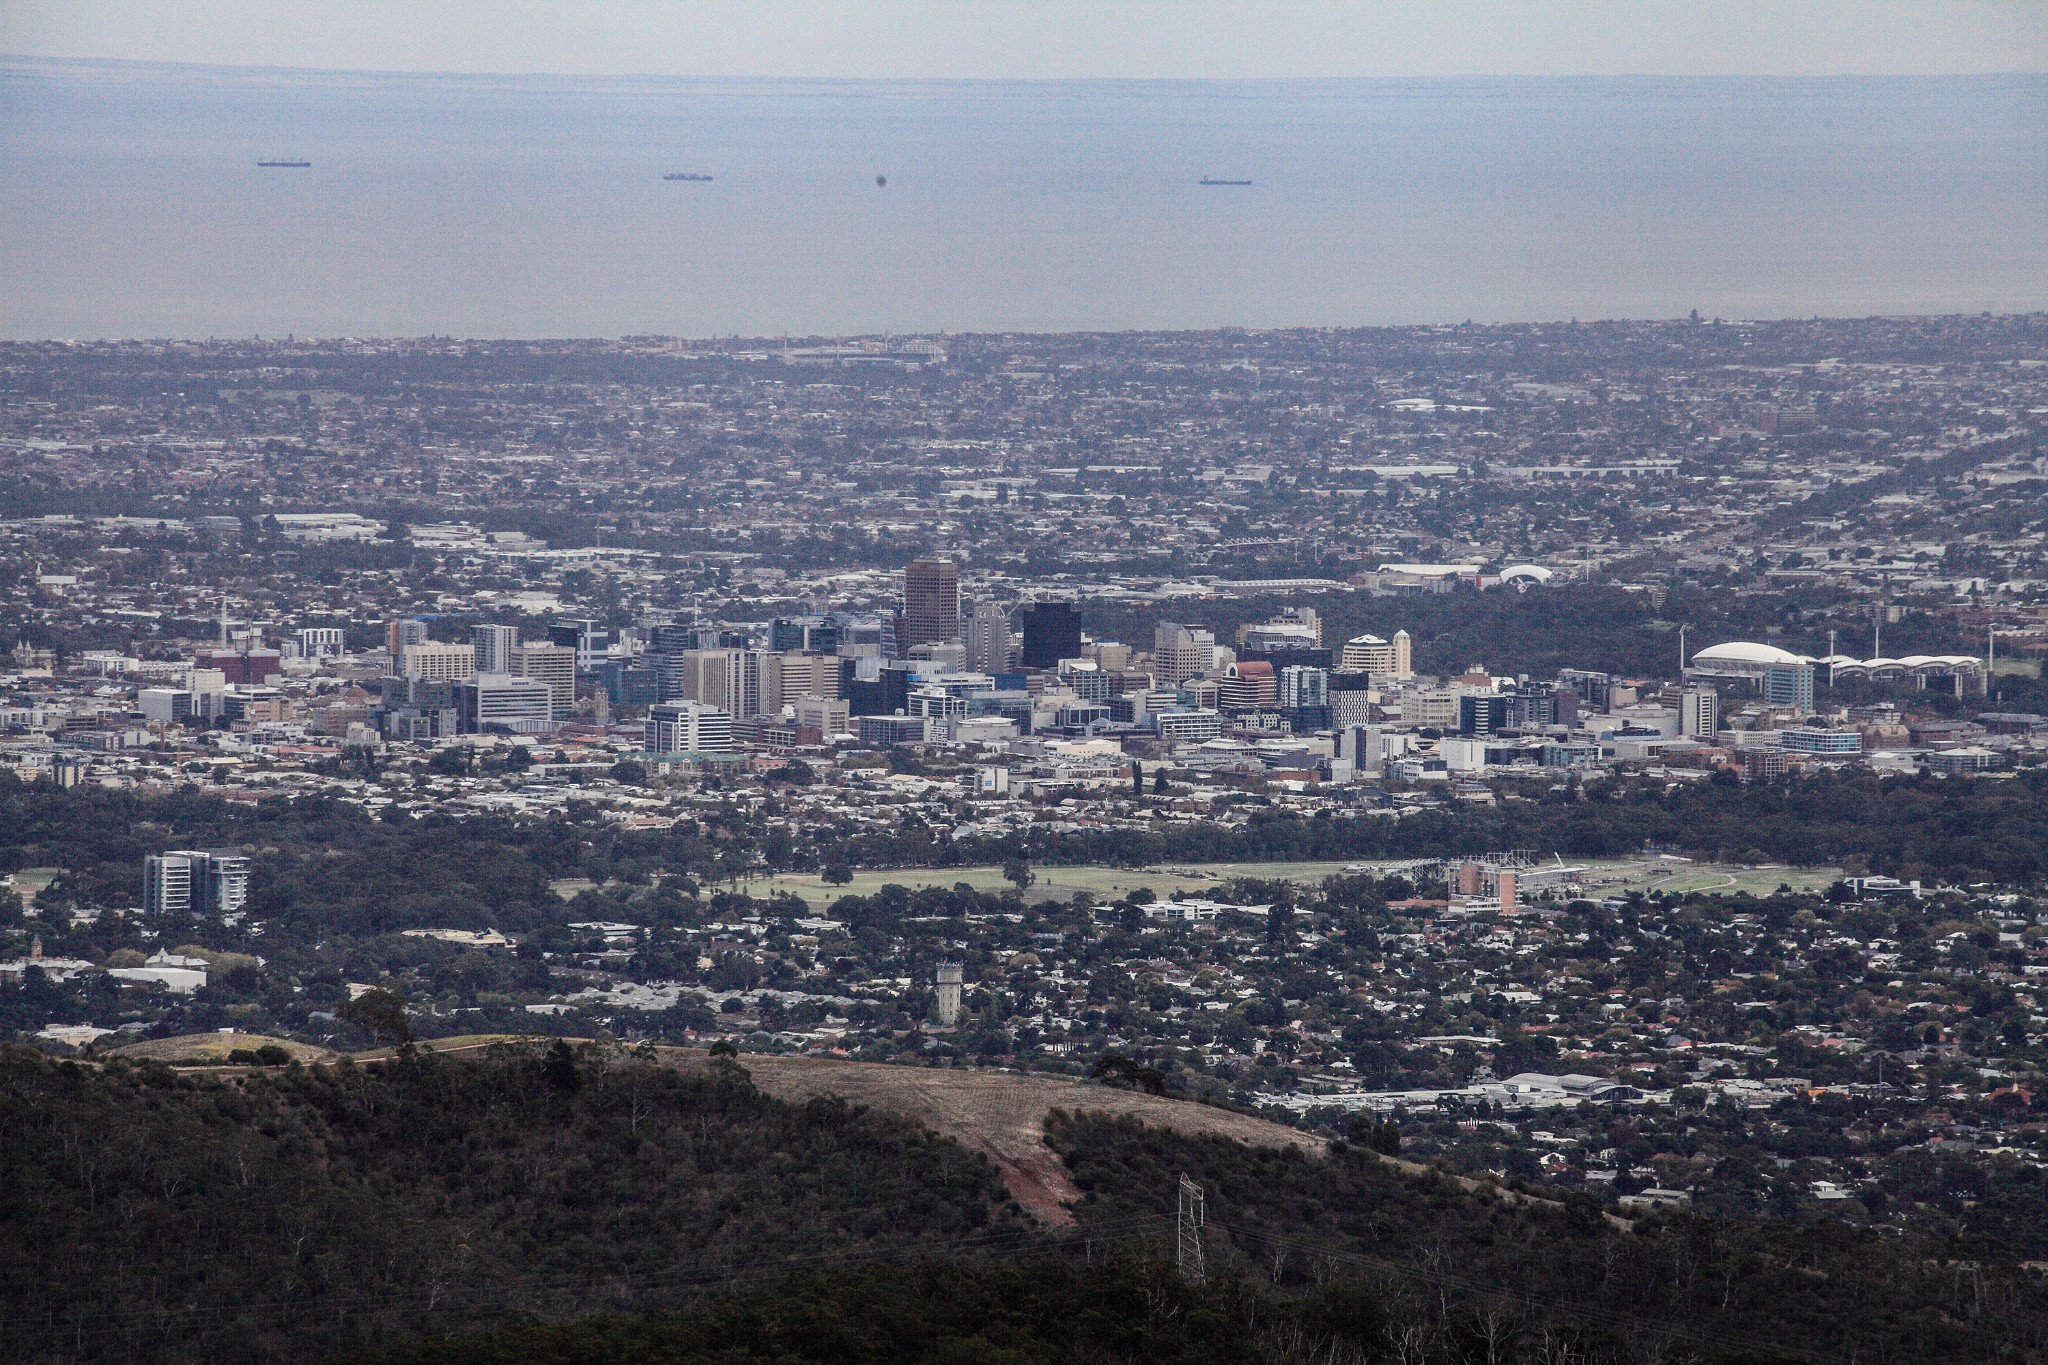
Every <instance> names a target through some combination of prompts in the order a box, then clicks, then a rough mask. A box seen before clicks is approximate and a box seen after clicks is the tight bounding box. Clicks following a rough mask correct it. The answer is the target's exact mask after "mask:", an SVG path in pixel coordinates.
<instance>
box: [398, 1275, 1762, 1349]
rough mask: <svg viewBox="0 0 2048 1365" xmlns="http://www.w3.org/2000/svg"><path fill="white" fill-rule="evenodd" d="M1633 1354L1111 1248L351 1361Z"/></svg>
mask: <svg viewBox="0 0 2048 1365" xmlns="http://www.w3.org/2000/svg"><path fill="white" fill-rule="evenodd" d="M1642 1358H1643V1357H1642V1356H1641V1355H1640V1354H1638V1353H1636V1352H1633V1351H1631V1350H1630V1349H1629V1348H1628V1344H1627V1343H1626V1341H1625V1340H1624V1339H1623V1338H1622V1337H1621V1336H1620V1335H1619V1334H1617V1333H1613V1332H1610V1331H1607V1330H1604V1329H1602V1328H1599V1327H1587V1326H1583V1325H1530V1324H1525V1323H1524V1322H1522V1321H1521V1320H1520V1319H1518V1318H1517V1317H1515V1316H1513V1315H1512V1314H1510V1313H1507V1312H1502V1311H1498V1310H1496V1311H1491V1312H1488V1311H1480V1312H1462V1311H1461V1312H1449V1311H1444V1310H1443V1309H1441V1308H1440V1307H1439V1308H1435V1309H1433V1308H1432V1306H1431V1305H1429V1304H1427V1303H1423V1302H1419V1301H1417V1302H1397V1301H1394V1300H1390V1299H1389V1298H1388V1297H1386V1296H1384V1295H1382V1294H1380V1293H1376V1292H1374V1291H1373V1290H1371V1289H1367V1288H1365V1287H1363V1286H1361V1285H1359V1284H1356V1283H1349V1282H1347V1283H1342V1284H1331V1285H1327V1286H1324V1287H1322V1288H1320V1289H1317V1290H1315V1291H1314V1292H1312V1293H1309V1294H1307V1295H1304V1296H1301V1297H1298V1298H1280V1297H1276V1296H1273V1295H1271V1294H1268V1293H1266V1292H1263V1291H1262V1290H1261V1289H1260V1288H1258V1287H1257V1286H1256V1285H1254V1284H1252V1283H1250V1282H1249V1281H1247V1280H1245V1279H1243V1278H1239V1277H1231V1278H1226V1279H1222V1280H1217V1281H1211V1282H1210V1283H1208V1284H1207V1285H1205V1286H1200V1287H1197V1286H1194V1285H1190V1284H1187V1283H1185V1282H1183V1281H1182V1280H1181V1279H1179V1278H1178V1277H1177V1276H1176V1275H1175V1273H1174V1270H1173V1268H1172V1267H1171V1266H1169V1265H1167V1264H1166V1263H1165V1262H1164V1261H1162V1260H1159V1259H1156V1258H1148V1257H1119V1258H1117V1259H1115V1260H1113V1261H1110V1262H1109V1263H1107V1264H1097V1265H1092V1266H1087V1267H1077V1266H1074V1265H1070V1264H1067V1263H1064V1262H1061V1261H1055V1260H1049V1259H1047V1260H1037V1261H1032V1262H1027V1263H1025V1264H1022V1265H1017V1266H1012V1267H1003V1268H989V1269H978V1270H972V1269H965V1268H962V1267H959V1266H950V1265H944V1264H926V1265H919V1266H913V1267H875V1268H868V1269H863V1270H859V1271H854V1272H851V1273H846V1274H839V1275H829V1276H807V1277H803V1278H799V1279H794V1280H791V1281H788V1282H786V1283H784V1284H781V1285H778V1286H776V1287H775V1288H773V1289H770V1290H764V1291H760V1292H756V1293H752V1294H746V1295H743V1296H739V1297H736V1298H734V1299H731V1300H729V1301H727V1302H724V1303H721V1304H719V1305H718V1306H716V1307H715V1308H712V1309H709V1310H705V1311H702V1312H698V1313H693V1314H688V1315H680V1316H656V1315H648V1316H640V1317H605V1318H597V1319H591V1320H586V1321H583V1322H577V1323H571V1324H563V1325H558V1326H530V1327H517V1328H512V1329H509V1330H505V1331H500V1332H496V1333H491V1334H489V1335H486V1336H482V1337H477V1338H473V1339H469V1340H464V1341H443V1342H436V1343H432V1344H425V1345H419V1346H413V1347H409V1348H404V1349H401V1350H398V1351H396V1352H392V1353H390V1354H386V1355H381V1356H373V1357H367V1358H365V1359H364V1360H363V1361H362V1362H361V1365H376V1363H379V1362H381V1363H382V1365H514V1363H515V1362H517V1363H518V1365H526V1362H538V1363H539V1365H611V1362H614V1361H622V1360H631V1361H636V1362H647V1365H755V1363H756V1362H758V1363H759V1365H771V1362H772V1365H966V1363H967V1362H977V1363H981V1365H1067V1362H1073V1361H1099V1362H1104V1363H1105V1365H1109V1363H1110V1362H1116V1363H1118V1365H1122V1363H1124V1362H1128V1363H1129V1365H1180V1363H1181V1362H1186V1365H1209V1362H1222V1361H1256V1362H1262V1363H1263V1365H1349V1363H1350V1362H1360V1363H1361V1365H1362V1362H1367V1361H1381V1360H1385V1361H1402V1362H1413V1363H1414V1365H1434V1363H1435V1362H1444V1363H1445V1365H1449V1363H1450V1362H1460V1365H1462V1362H1467V1361H1486V1362H1488V1363H1489V1365H1536V1362H1539V1361H1540V1362H1552V1361H1570V1362H1573V1365H1622V1362H1625V1361H1626V1362H1634V1361H1638V1360H1640V1359H1642ZM1667 1358H1669V1359H1672V1360H1674V1361H1676V1360H1687V1361H1715V1362H1722V1363H1723V1365H1743V1362H1748V1363H1749V1365H1768V1361H1767V1359H1766V1358H1764V1357H1757V1356H1732V1355H1727V1354H1722V1353H1715V1354H1713V1355H1711V1356H1700V1355H1697V1354H1685V1353H1681V1354H1678V1355H1674V1356H1671V1357H1667Z"/></svg>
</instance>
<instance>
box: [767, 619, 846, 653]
mask: <svg viewBox="0 0 2048 1365" xmlns="http://www.w3.org/2000/svg"><path fill="white" fill-rule="evenodd" d="M768 648H770V649H772V650H774V651H776V652H777V653H778V654H788V653H807V654H833V653H836V652H837V651H838V649H839V622H838V621H836V620H834V619H833V618H832V617H830V616H779V617H777V618H776V619H775V620H774V621H772V622H770V623H769V626H768Z"/></svg>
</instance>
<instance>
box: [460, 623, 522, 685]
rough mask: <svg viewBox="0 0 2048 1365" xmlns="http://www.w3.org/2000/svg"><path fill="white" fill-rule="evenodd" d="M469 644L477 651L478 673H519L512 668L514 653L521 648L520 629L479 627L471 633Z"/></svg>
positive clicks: (513, 627) (515, 627)
mask: <svg viewBox="0 0 2048 1365" xmlns="http://www.w3.org/2000/svg"><path fill="white" fill-rule="evenodd" d="M469 642H470V644H471V646H473V647H474V648H475V650H476V671H477V672H479V673H517V672H518V671H519V670H518V669H516V668H514V667H513V666H512V651H513V650H515V649H517V648H519V627H517V626H477V627H474V628H473V629H472V630H471V631H470V632H469Z"/></svg>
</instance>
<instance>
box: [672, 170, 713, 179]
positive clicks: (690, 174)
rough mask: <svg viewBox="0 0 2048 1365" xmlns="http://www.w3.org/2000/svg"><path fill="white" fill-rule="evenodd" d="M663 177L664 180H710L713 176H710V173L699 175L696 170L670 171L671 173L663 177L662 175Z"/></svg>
mask: <svg viewBox="0 0 2048 1365" xmlns="http://www.w3.org/2000/svg"><path fill="white" fill-rule="evenodd" d="M662 179H663V180H709V179H711V177H710V176H708V175H699V174H697V173H696V172H695V171H670V172H669V173H668V174H667V175H665V176H663V177H662Z"/></svg>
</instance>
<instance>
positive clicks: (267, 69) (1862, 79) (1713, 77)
mask: <svg viewBox="0 0 2048 1365" xmlns="http://www.w3.org/2000/svg"><path fill="white" fill-rule="evenodd" d="M5 63H19V64H23V65H37V66H51V67H96V68H121V69H126V70H133V71H152V70H154V71H193V72H243V73H248V74H252V75H297V76H322V77H336V76H356V77H376V78H384V79H391V78H403V77H415V78H420V79H426V80H463V81H480V82H481V81H506V82H520V81H577V82H593V83H602V82H616V81H691V82H695V81H732V82H742V83H806V84H818V85H958V86H995V85H1045V86H1054V85H1065V86H1075V85H1093V86H1187V85H1269V86H1313V85H1322V86H1332V85H1418V86H1419V85H1442V84H1481V83H1486V84H1508V83H1513V84H1524V85H1570V84H1584V83H1593V82H1600V81H1641V82H1657V83H1660V84H1671V85H1711V84H1727V83H1745V84H1756V85H1781V86H1784V85H1832V84H1866V85H1878V84H1907V83H1917V82H1934V81H1945V82H1962V81H2009V80H2048V70H2025V69H2014V70H2010V71H1954V72H1945V71H1927V72H1889V73H1867V72H1838V73H1832V74H1815V73H1809V74H1804V75H1773V74H1759V73H1750V72H1737V71H1727V72H1678V73H1666V72H1653V71H1608V72H1578V73H1571V74H1558V75H1529V74H1526V73H1499V74H1489V73H1481V72H1473V73H1464V74H1442V75H1427V76H1388V75H1375V76H910V75H897V76H824V75H803V74H791V73H781V74H767V73H751V74H740V73H735V72H697V73H684V72H664V71H608V72H577V71H458V70H450V69H443V68H403V67H350V66H279V65H275V64H267V63H239V62H186V61H167V60H161V59H156V58H140V57H66V56H46V55H36V54H31V53H16V52H4V51H0V64H5Z"/></svg>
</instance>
